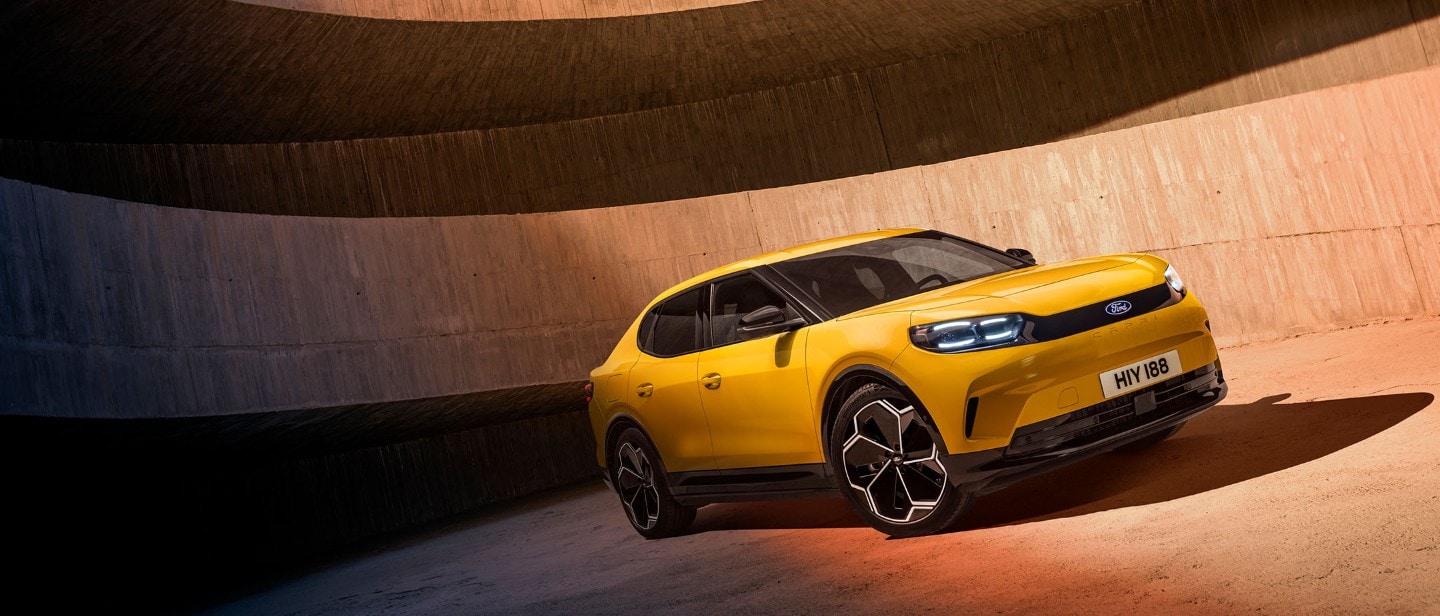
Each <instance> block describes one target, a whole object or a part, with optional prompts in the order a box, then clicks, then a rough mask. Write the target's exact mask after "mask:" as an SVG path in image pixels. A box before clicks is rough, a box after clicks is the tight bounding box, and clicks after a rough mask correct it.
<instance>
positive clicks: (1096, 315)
mask: <svg viewBox="0 0 1440 616" xmlns="http://www.w3.org/2000/svg"><path fill="white" fill-rule="evenodd" d="M1181 298H1182V297H1181V295H1180V294H1179V293H1177V292H1176V291H1175V290H1174V289H1171V288H1170V285H1168V284H1165V283H1163V282H1162V283H1160V284H1158V285H1155V286H1153V287H1150V288H1148V289H1141V290H1139V291H1136V292H1134V293H1130V294H1127V295H1121V296H1120V297H1112V298H1110V299H1107V300H1105V301H1101V302H1096V303H1093V304H1090V305H1089V306H1081V307H1079V308H1075V309H1073V310H1066V311H1065V312H1061V313H1058V314H1052V315H1050V316H1048V317H1032V320H1033V322H1034V324H1035V325H1034V328H1033V329H1031V330H1030V336H1031V337H1032V338H1034V339H1035V340H1036V341H1040V342H1044V341H1046V340H1058V339H1060V338H1064V337H1066V336H1073V335H1075V334H1078V333H1080V332H1085V331H1090V330H1092V329H1095V328H1097V327H1104V326H1106V325H1109V324H1111V323H1119V322H1120V321H1124V320H1125V319H1133V318H1135V317H1138V316H1140V315H1142V314H1146V313H1149V312H1154V311H1156V310H1159V309H1161V308H1164V307H1166V306H1169V305H1171V304H1174V303H1176V302H1179V301H1180V300H1181ZM1120 300H1124V301H1127V302H1130V306H1131V308H1130V310H1129V311H1128V312H1126V313H1125V314H1122V315H1112V314H1110V313H1108V312H1106V311H1105V307H1106V306H1108V305H1110V304H1111V303H1112V302H1116V301H1120Z"/></svg>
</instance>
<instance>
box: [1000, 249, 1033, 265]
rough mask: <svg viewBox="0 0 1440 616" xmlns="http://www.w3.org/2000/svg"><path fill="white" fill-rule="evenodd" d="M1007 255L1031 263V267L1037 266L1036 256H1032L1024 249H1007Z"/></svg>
mask: <svg viewBox="0 0 1440 616" xmlns="http://www.w3.org/2000/svg"><path fill="white" fill-rule="evenodd" d="M1005 254H1007V255H1010V256H1012V257H1015V258H1016V259H1019V260H1021V261H1024V262H1026V263H1029V264H1030V265H1035V255H1032V254H1030V251H1028V250H1025V249H1024V248H1006V249H1005Z"/></svg>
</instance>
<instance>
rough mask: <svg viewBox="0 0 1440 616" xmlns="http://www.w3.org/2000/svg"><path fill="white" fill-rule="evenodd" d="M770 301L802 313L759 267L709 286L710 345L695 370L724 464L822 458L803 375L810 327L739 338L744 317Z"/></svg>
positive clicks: (717, 455)
mask: <svg viewBox="0 0 1440 616" xmlns="http://www.w3.org/2000/svg"><path fill="white" fill-rule="evenodd" d="M767 305H769V306H775V307H777V308H780V309H781V310H783V311H785V313H786V315H787V316H786V318H793V317H796V316H798V313H797V312H796V311H795V309H794V307H792V306H788V305H787V303H786V301H785V299H784V298H783V296H781V295H780V294H779V293H776V292H775V291H774V290H773V289H771V288H770V287H769V286H766V285H765V283H763V282H761V281H760V280H759V279H758V278H756V277H755V276H754V275H753V274H748V273H747V274H743V275H740V276H736V277H732V278H727V279H724V280H722V281H720V282H717V283H716V284H715V285H714V287H713V288H712V291H711V302H710V319H709V328H710V346H709V348H708V349H707V350H705V351H701V352H700V360H699V366H698V370H697V373H698V374H699V379H700V400H701V401H702V403H703V405H704V408H705V416H706V418H707V419H708V420H709V423H710V435H711V443H712V445H713V447H714V451H715V461H716V463H717V464H718V466H719V468H722V469H732V468H754V467H764V466H780V465H789V464H814V463H821V462H824V456H823V455H822V453H821V451H820V450H819V448H818V443H819V442H820V439H819V438H818V437H817V435H816V433H815V432H816V429H817V427H816V426H817V425H818V421H819V418H818V417H816V416H815V415H814V413H813V412H812V411H811V408H810V402H809V401H810V390H809V385H808V384H807V383H806V378H805V339H806V337H807V336H808V334H809V331H808V330H807V329H805V328H801V329H799V330H795V331H790V332H786V333H782V334H774V335H770V336H766V337H764V338H758V339H754V340H741V339H740V335H739V332H738V327H739V324H740V317H742V316H745V315H746V314H748V313H750V312H753V311H755V310H758V309H760V308H762V307H764V306H767Z"/></svg>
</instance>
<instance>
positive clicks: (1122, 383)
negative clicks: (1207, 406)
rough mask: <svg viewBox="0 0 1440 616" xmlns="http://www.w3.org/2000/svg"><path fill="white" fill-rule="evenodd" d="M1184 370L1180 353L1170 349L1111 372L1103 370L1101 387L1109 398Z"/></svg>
mask: <svg viewBox="0 0 1440 616" xmlns="http://www.w3.org/2000/svg"><path fill="white" fill-rule="evenodd" d="M1183 372H1184V371H1183V370H1181V369H1180V353H1179V352H1177V351H1170V352H1167V353H1165V354H1163V355H1156V356H1154V357H1151V358H1150V359H1142V360H1140V361H1137V362H1135V363H1133V364H1130V365H1128V366H1121V367H1119V368H1116V369H1114V370H1111V371H1109V372H1101V373H1100V389H1101V390H1103V391H1104V392H1105V398H1106V399H1107V400H1108V399H1110V398H1114V397H1115V396H1118V395H1120V394H1123V393H1126V392H1131V391H1135V390H1137V389H1140V388H1142V387H1145V386H1146V385H1153V384H1155V383H1158V382H1160V381H1163V380H1165V379H1168V378H1171V377H1174V376H1178V375H1180V374H1181V373H1183Z"/></svg>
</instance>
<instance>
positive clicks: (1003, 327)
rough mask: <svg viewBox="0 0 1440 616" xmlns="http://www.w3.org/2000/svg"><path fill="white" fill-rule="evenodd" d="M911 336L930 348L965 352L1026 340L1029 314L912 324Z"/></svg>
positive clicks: (1021, 342) (921, 346)
mask: <svg viewBox="0 0 1440 616" xmlns="http://www.w3.org/2000/svg"><path fill="white" fill-rule="evenodd" d="M910 340H911V341H912V342H914V343H915V346H918V347H920V348H922V349H925V350H927V351H935V352H937V353H961V352H964V351H978V350H980V349H993V348H995V347H1002V346H1010V345H1015V344H1025V343H1026V342H1029V340H1027V339H1026V338H1025V317H1023V316H1020V315H1018V314H1001V315H995V316H989V317H978V318H974V319H965V320H963V321H944V322H941V323H931V324H929V325H917V326H915V327H912V328H910Z"/></svg>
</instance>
